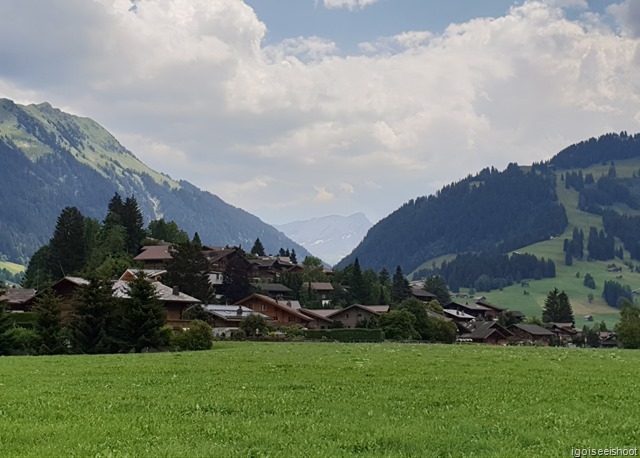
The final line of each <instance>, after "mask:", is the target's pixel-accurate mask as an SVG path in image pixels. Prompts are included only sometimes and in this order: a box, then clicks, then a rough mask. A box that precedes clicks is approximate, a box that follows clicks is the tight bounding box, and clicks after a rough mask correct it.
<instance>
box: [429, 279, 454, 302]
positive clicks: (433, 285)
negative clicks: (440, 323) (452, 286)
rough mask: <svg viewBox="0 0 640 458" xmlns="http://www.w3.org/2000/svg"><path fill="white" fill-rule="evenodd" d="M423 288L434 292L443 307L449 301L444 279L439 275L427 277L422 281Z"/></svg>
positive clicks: (449, 296)
mask: <svg viewBox="0 0 640 458" xmlns="http://www.w3.org/2000/svg"><path fill="white" fill-rule="evenodd" d="M424 290H425V291H428V292H430V293H431V294H435V295H436V298H437V299H438V302H440V305H441V306H443V307H445V306H446V305H447V304H448V303H449V302H451V295H450V294H449V289H448V288H447V283H446V282H445V281H444V278H442V277H441V276H439V275H432V276H430V277H427V278H426V280H425V281H424Z"/></svg>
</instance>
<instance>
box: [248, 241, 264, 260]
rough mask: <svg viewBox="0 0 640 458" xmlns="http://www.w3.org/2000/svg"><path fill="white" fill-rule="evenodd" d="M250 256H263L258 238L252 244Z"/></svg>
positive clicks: (262, 249)
mask: <svg viewBox="0 0 640 458" xmlns="http://www.w3.org/2000/svg"><path fill="white" fill-rule="evenodd" d="M251 254H255V255H256V256H264V255H265V254H264V245H262V242H261V241H260V237H258V238H257V239H256V241H255V242H254V243H253V247H252V248H251Z"/></svg>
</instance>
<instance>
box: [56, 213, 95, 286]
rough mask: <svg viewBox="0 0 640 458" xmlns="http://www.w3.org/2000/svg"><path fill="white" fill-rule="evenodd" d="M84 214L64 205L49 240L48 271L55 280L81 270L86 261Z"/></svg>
mask: <svg viewBox="0 0 640 458" xmlns="http://www.w3.org/2000/svg"><path fill="white" fill-rule="evenodd" d="M84 235H85V231H84V216H82V213H80V210H78V209H77V208H76V207H65V208H64V209H63V210H62V212H61V213H60V216H58V221H57V223H56V228H55V231H54V232H53V237H52V238H51V241H50V242H49V247H50V256H49V259H48V261H49V271H50V272H51V274H52V277H53V279H54V281H55V280H58V279H60V278H62V277H64V276H65V275H72V274H74V273H77V272H79V271H80V270H82V268H83V266H84V263H85V261H86V242H85V239H84Z"/></svg>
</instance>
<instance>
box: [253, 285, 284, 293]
mask: <svg viewBox="0 0 640 458" xmlns="http://www.w3.org/2000/svg"><path fill="white" fill-rule="evenodd" d="M254 286H255V287H256V288H258V289H261V290H263V291H267V292H269V293H287V294H288V293H293V290H292V289H291V288H287V287H286V286H285V285H281V284H280V283H255V284H254Z"/></svg>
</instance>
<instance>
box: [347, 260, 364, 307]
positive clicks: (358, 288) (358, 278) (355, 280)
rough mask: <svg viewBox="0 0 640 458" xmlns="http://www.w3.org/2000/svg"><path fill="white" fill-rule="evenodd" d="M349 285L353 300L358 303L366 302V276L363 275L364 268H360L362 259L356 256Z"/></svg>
mask: <svg viewBox="0 0 640 458" xmlns="http://www.w3.org/2000/svg"><path fill="white" fill-rule="evenodd" d="M349 286H350V288H349V291H350V292H351V297H352V298H353V300H354V301H355V302H356V303H358V304H366V303H367V297H366V296H367V295H366V291H365V285H364V278H363V276H362V269H361V268H360V261H359V260H358V258H356V260H355V261H354V263H353V265H352V268H351V279H350V281H349Z"/></svg>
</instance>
